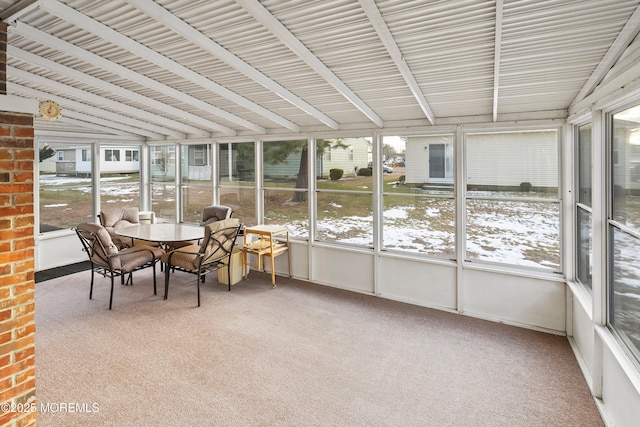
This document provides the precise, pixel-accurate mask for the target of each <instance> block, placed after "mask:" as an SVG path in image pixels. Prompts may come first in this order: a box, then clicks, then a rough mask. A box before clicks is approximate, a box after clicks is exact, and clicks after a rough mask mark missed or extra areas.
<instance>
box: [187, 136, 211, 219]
mask: <svg viewBox="0 0 640 427" xmlns="http://www.w3.org/2000/svg"><path fill="white" fill-rule="evenodd" d="M181 150H182V153H181V161H182V177H181V187H182V221H183V222H194V223H200V221H202V210H203V209H204V207H205V206H210V205H212V204H213V180H212V176H213V175H212V170H211V145H209V144H198V145H182V146H181Z"/></svg>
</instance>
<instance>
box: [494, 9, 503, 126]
mask: <svg viewBox="0 0 640 427" xmlns="http://www.w3.org/2000/svg"><path fill="white" fill-rule="evenodd" d="M503 11H504V4H503V0H496V30H495V31H496V35H495V48H494V55H493V121H494V122H497V121H498V101H499V99H500V98H499V97H498V95H499V93H500V55H501V52H502V13H503Z"/></svg>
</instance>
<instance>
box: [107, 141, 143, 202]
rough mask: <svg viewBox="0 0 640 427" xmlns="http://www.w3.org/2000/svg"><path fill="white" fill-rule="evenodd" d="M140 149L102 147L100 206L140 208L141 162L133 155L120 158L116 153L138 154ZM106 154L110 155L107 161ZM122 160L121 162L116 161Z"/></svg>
mask: <svg viewBox="0 0 640 427" xmlns="http://www.w3.org/2000/svg"><path fill="white" fill-rule="evenodd" d="M139 150H140V148H139V147H136V148H132V147H126V146H120V147H117V146H107V145H102V146H100V154H101V155H100V204H101V206H103V207H106V206H117V207H135V208H139V207H140V160H139V157H138V156H136V157H135V159H136V160H134V156H133V154H130V155H129V156H126V155H125V156H120V155H119V154H114V153H120V152H122V153H127V152H128V153H133V152H136V153H138V152H139ZM106 153H110V159H111V160H109V161H108V160H107V156H106ZM115 159H121V160H117V161H116V160H115Z"/></svg>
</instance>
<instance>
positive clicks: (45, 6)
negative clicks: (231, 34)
mask: <svg viewBox="0 0 640 427" xmlns="http://www.w3.org/2000/svg"><path fill="white" fill-rule="evenodd" d="M40 9H42V10H45V11H46V12H49V13H50V14H52V15H55V16H57V17H58V18H60V19H63V20H65V21H67V22H69V23H71V24H73V25H75V26H77V27H80V28H82V29H84V30H85V31H88V32H90V33H92V34H94V35H96V36H98V37H100V38H101V39H103V40H105V41H107V42H109V43H112V44H114V45H116V46H120V47H121V48H123V49H126V50H127V51H128V52H131V53H133V54H135V55H137V56H139V57H140V58H143V59H145V60H147V61H149V62H151V63H153V64H156V65H157V66H159V67H161V68H163V69H165V70H167V71H169V72H172V73H174V74H175V75H177V76H180V77H181V78H183V79H185V80H189V81H191V82H192V83H195V84H197V85H199V86H201V87H203V88H205V89H207V90H210V91H211V92H214V93H216V94H218V95H220V96H222V97H224V98H226V99H228V100H230V101H232V102H235V103H236V104H238V105H240V106H241V107H243V108H246V109H247V110H249V111H253V112H254V113H256V114H259V115H261V116H262V117H264V118H266V119H269V120H271V121H273V122H274V123H276V124H279V125H280V126H283V127H285V128H287V129H290V130H292V131H294V132H299V131H300V127H299V126H298V125H296V124H295V123H293V122H291V121H289V120H287V119H285V118H283V117H280V116H279V115H277V114H275V113H274V112H273V111H270V110H268V109H266V108H264V107H262V106H260V105H258V104H256V103H254V102H252V101H250V100H248V99H247V98H244V97H242V96H240V95H238V94H237V93H235V92H233V91H231V90H229V89H227V88H226V87H224V86H222V85H220V84H218V83H216V82H214V81H213V80H210V79H208V78H206V77H204V76H202V75H200V74H198V73H196V72H195V71H193V70H191V69H189V68H187V67H185V66H183V65H181V64H179V63H177V62H175V61H174V60H172V59H169V58H167V57H166V56H164V55H161V54H159V53H158V52H155V51H153V50H151V49H149V48H148V47H146V46H144V45H143V44H141V43H138V42H137V41H135V40H133V39H132V38H129V37H127V36H125V35H124V34H121V33H119V32H118V31H115V30H113V29H111V28H109V27H107V26H106V25H104V24H102V23H100V22H98V21H96V20H94V19H92V18H90V17H88V16H86V15H83V14H81V13H80V12H78V11H76V10H75V9H72V8H71V7H69V6H67V5H64V4H62V3H60V2H59V1H57V0H45V1H44V2H43V3H42V5H41V7H40ZM207 105H208V109H207V110H205V111H208V112H210V113H211V114H215V115H216V116H218V117H221V118H223V119H225V120H228V121H230V122H232V123H235V124H237V125H239V126H243V127H245V128H247V129H250V130H253V131H254V132H258V133H265V130H264V129H263V128H260V127H258V126H257V125H256V124H255V123H251V122H249V121H248V120H245V119H243V118H241V117H238V116H236V115H234V114H231V113H229V112H227V111H224V110H222V109H221V108H217V107H214V106H212V105H211V104H207ZM256 127H258V128H260V129H262V130H260V131H259V130H257V129H256Z"/></svg>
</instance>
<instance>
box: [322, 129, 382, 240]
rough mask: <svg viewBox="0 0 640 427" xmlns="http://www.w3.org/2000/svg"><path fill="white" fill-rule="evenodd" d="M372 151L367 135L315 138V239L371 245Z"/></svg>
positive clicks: (370, 140)
mask: <svg viewBox="0 0 640 427" xmlns="http://www.w3.org/2000/svg"><path fill="white" fill-rule="evenodd" d="M372 152H373V151H372V139H371V138H370V137H363V138H339V139H319V140H317V152H316V174H317V177H316V189H317V190H316V191H317V193H316V223H315V230H316V238H317V239H318V240H320V241H326V242H336V243H344V244H353V245H359V246H368V247H372V246H373V206H372V205H373V202H372V200H373V199H372V198H373V176H372V175H373V169H372V166H371V161H372ZM327 153H330V155H327ZM380 166H382V165H380Z"/></svg>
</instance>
